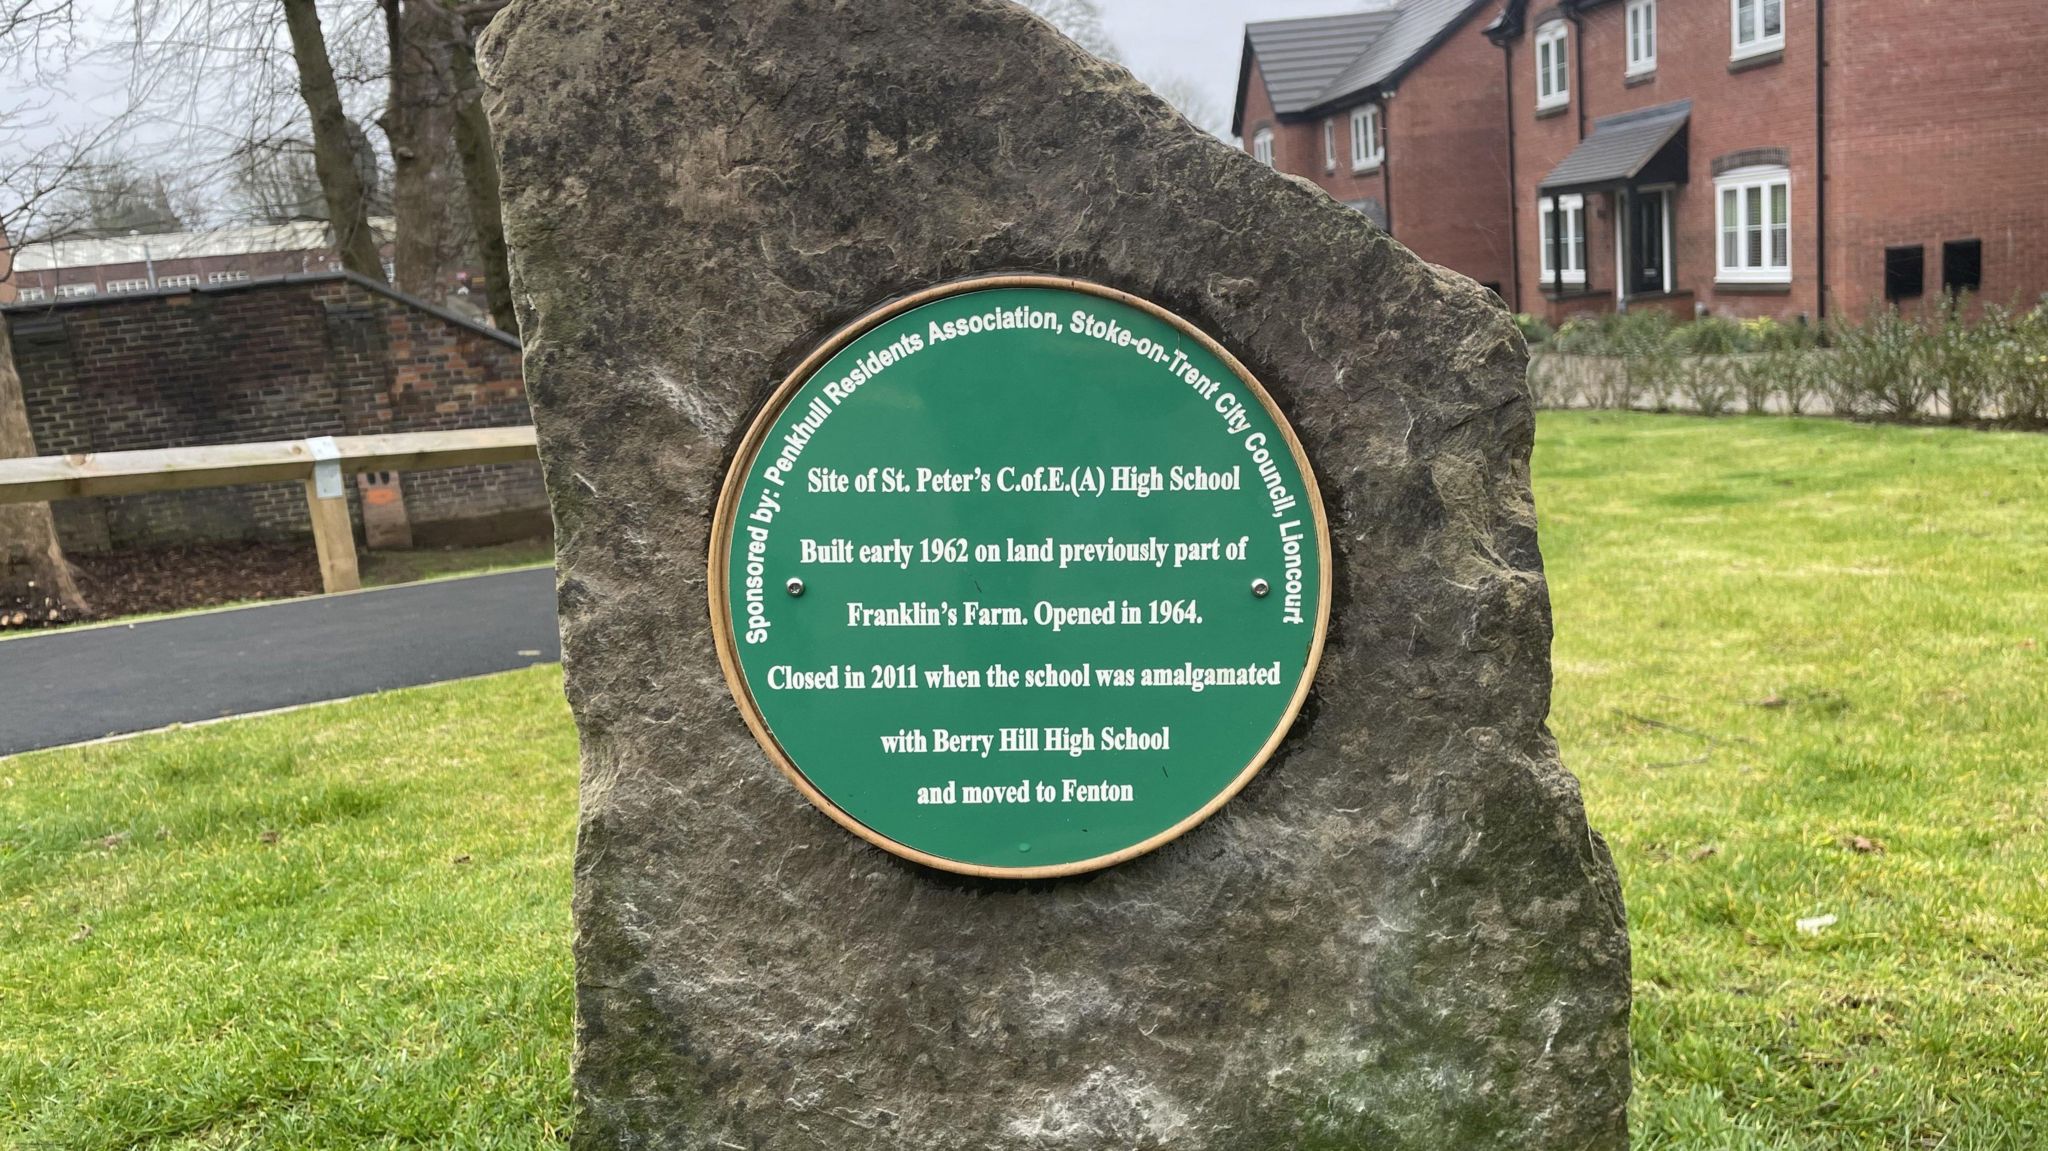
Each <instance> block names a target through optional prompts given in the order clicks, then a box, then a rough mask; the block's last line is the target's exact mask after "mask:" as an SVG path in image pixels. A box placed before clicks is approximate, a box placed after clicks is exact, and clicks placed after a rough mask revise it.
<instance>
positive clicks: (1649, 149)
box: [1540, 100, 1692, 195]
mask: <svg viewBox="0 0 2048 1151" xmlns="http://www.w3.org/2000/svg"><path fill="white" fill-rule="evenodd" d="M1691 118H1692V101H1691V100H1677V101H1674V102H1672V103H1669V104H1658V105H1656V106H1654V107H1650V108H1638V109H1636V110H1635V111H1633V112H1623V113H1621V114H1619V115H1615V116H1602V117H1601V118H1600V119H1598V120H1595V121H1593V130H1592V131H1591V132H1590V133H1588V134H1587V136H1586V138H1585V139H1583V140H1581V141H1579V146H1578V147H1576V148H1573V149H1572V151H1571V155H1569V156H1566V157H1565V158H1564V162H1563V163H1561V164H1559V165H1558V166H1557V167H1555V168H1552V169H1551V170H1550V175H1548V176H1545V177H1543V183H1542V184H1541V185H1540V187H1541V189H1542V192H1543V194H1544V195H1549V194H1551V193H1553V192H1574V191H1591V190H1596V189H1601V188H1613V187H1631V188H1633V187H1641V186H1643V185H1646V184H1682V183H1684V182H1685V176H1686V139H1685V137H1686V132H1685V128H1686V124H1687V122H1688V121H1690V120H1691Z"/></svg>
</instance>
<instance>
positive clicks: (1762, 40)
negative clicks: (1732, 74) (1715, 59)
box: [1728, 0, 1788, 60]
mask: <svg viewBox="0 0 2048 1151" xmlns="http://www.w3.org/2000/svg"><path fill="white" fill-rule="evenodd" d="M1787 3H1788V0H1728V44H1729V49H1728V58H1729V59H1730V60H1747V59H1748V58H1750V57H1751V56H1762V55H1764V54H1765V53H1767V52H1783V51H1784V50H1785V5H1786V4H1787ZM1745 8H1747V9H1749V10H1750V11H1751V12H1753V13H1755V16H1756V20H1755V25H1754V26H1755V35H1753V36H1751V37H1750V38H1749V39H1748V40H1744V39H1743V38H1742V11H1743V9H1745ZM1772 8H1776V9H1777V10H1778V31H1777V34H1776V35H1771V34H1769V33H1766V32H1765V31H1764V16H1765V14H1766V13H1768V12H1769V11H1770V10H1771V9H1772Z"/></svg>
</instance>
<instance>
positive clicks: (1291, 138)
mask: <svg viewBox="0 0 2048 1151" xmlns="http://www.w3.org/2000/svg"><path fill="white" fill-rule="evenodd" d="M1318 123H1320V122H1318ZM1262 128H1271V129H1272V130H1273V167H1275V168H1277V169H1279V170H1280V171H1282V172H1294V173H1297V174H1300V175H1308V174H1310V173H1312V172H1313V173H1316V174H1320V173H1321V172H1322V170H1323V168H1322V158H1321V157H1322V153H1321V149H1322V146H1323V145H1322V137H1321V136H1320V135H1319V134H1318V133H1320V132H1321V131H1322V129H1321V128H1320V127H1319V126H1317V124H1310V123H1306V122H1294V123H1286V124H1283V123H1281V122H1280V120H1279V118H1278V117H1277V116H1275V115H1273V99H1272V97H1271V96H1269V95H1267V94H1266V78H1265V76H1264V74H1262V73H1261V72H1260V71H1259V64H1258V61H1257V60H1256V59H1254V60H1253V61H1252V75H1251V81H1250V83H1249V84H1248V85H1246V88H1245V97H1244V150H1245V151H1247V152H1250V151H1251V150H1252V140H1253V138H1254V137H1256V136H1257V135H1258V134H1259V130H1260V129H1262Z"/></svg>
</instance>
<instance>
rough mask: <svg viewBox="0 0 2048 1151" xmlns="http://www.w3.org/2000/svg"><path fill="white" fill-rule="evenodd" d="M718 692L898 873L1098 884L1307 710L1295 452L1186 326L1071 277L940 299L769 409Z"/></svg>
mask: <svg viewBox="0 0 2048 1151" xmlns="http://www.w3.org/2000/svg"><path fill="white" fill-rule="evenodd" d="M716 523H717V531H716V538H715V539H714V544H713V547H712V556H711V573H710V574H711V588H712V595H711V603H712V616H713V624H714V628H715V630H716V631H717V633H718V636H719V655H720V658H721V660H722V661H723V664H724V667H725V673H726V677H727V679H728V680H729V681H730V683H731V685H732V689H733V694H734V697H735V698H736V699H737V700H738V702H739V705H740V709H741V711H742V712H743V713H744V714H745V716H746V718H747V722H748V724H749V725H750V726H751V727H752V728H753V730H754V733H755V735H756V736H757V737H759V739H760V741H761V744H762V746H763V747H764V748H766V749H767V751H768V753H769V755H770V756H771V757H772V758H773V759H774V760H775V761H776V762H777V763H778V764H779V765H780V766H781V767H782V769H783V770H784V772H785V773H787V774H788V776H789V777H790V779H791V780H792V781H793V782H795V784H796V785H797V787H798V788H799V789H800V790H802V792H803V793H804V795H805V796H807V797H808V798H809V799H810V800H811V802H812V803H814V804H816V805H817V806H818V807H819V808H820V809H822V810H823V811H824V812H826V813H827V814H828V815H830V816H831V817H832V818H833V819H835V820H837V821H838V822H840V823H841V824H842V825H844V826H845V827H847V828H848V829H849V830H851V831H853V832H855V833H856V834H858V835H861V836H862V837H864V838H866V839H868V840H870V841H871V842H873V843H875V844H877V845H879V846H881V847H883V848H885V849H887V850H889V851H892V852H895V853H896V854H898V855H901V856H904V857H906V858H909V859H914V860H917V861H918V862H921V863H925V864H929V865H931V866H934V867H940V868H945V869H947V870H949V871H957V872H964V873H968V874H976V875H1001V876H1015V877H1034V876H1050V875H1063V874H1070V873H1074V872H1080V871H1087V870H1092V869H1094V868H1099V867H1105V866H1108V865H1109V864H1112V863H1116V862H1118V861H1120V860H1124V859H1128V858H1130V857H1132V856H1135V855H1139V854H1141V853H1143V852H1146V851H1149V850H1151V849H1153V848H1155V847H1157V846H1159V845H1160V844H1162V843H1165V842H1167V841H1168V840H1171V839H1172V838H1174V837H1175V836H1177V835H1179V834H1181V833H1182V832H1184V831H1186V830H1188V829H1189V828H1191V827H1193V826H1195V825H1196V824H1197V823H1200V822H1201V821H1202V820H1203V819H1205V818H1207V817H1208V816H1209V815H1210V814H1211V813H1212V812H1214V811H1215V810H1216V809H1217V808H1218V807H1220V806H1222V804H1223V803H1224V802H1225V801H1226V800H1228V799H1229V798H1230V797H1231V796H1232V795H1234V794H1236V793H1237V791H1238V790H1239V789H1240V788H1242V787H1243V786H1244V785H1245V784H1246V783H1247V782H1249V781H1250V779H1251V777H1252V776H1253V775H1254V774H1256V773H1257V771H1258V770H1259V768H1260V767H1261V766H1262V765H1263V764H1264V763H1265V761H1266V759H1267V757H1268V756H1270V755H1271V754H1272V753H1273V749H1274V748H1275V747H1276V746H1278V744H1279V742H1280V740H1281V738H1282V737H1283V736H1284V735H1285V734H1286V731H1287V728H1288V725H1289V724H1290V723H1292V722H1293V719H1294V716H1295V713H1296V712H1297V711H1298V710H1299V709H1300V707H1301V703H1302V700H1303V698H1305V697H1306V695H1307V693H1308V688H1309V682H1310V680H1311V679H1312V678H1313V677H1314V675H1315V669H1316V661H1317V659H1318V658H1319V657H1320V655H1321V651H1322V638H1323V631H1324V627H1325V625H1326V622H1327V620H1328V614H1329V596H1328V589H1329V573H1328V562H1329V561H1328V558H1327V557H1328V554H1329V543H1328V531H1327V527H1326V526H1325V522H1324V518H1323V510H1322V502H1321V497H1320V496H1319V495H1318V493H1317V491H1316V486H1315V482H1314V478H1313V476H1312V474H1311V472H1310V470H1309V468H1308V466H1307V462H1306V460H1305V459H1304V458H1303V456H1302V453H1301V448H1300V445H1299V444H1298V443H1297V442H1296V440H1295V438H1294V433H1293V431H1292V430H1291V429H1290V428H1289V427H1288V426H1287V424H1286V422H1285V420H1284V419H1283V418H1282V417H1281V416H1280V414H1279V412H1278V411H1277V410H1276V409H1275V408H1274V406H1273V403H1272V400H1271V399H1270V397H1268V396H1267V395H1266V393H1265V390H1264V389H1263V388H1261V387H1260V386H1259V384H1258V382H1257V381H1256V380H1255V379H1253V378H1252V376H1251V374H1250V373H1249V372H1247V371H1246V370H1245V369H1244V368H1243V366H1242V365H1240V364H1238V363H1237V361H1236V360H1235V359H1233V358H1232V357H1231V356H1230V354H1229V353H1228V352H1226V351H1225V350H1224V349H1223V348H1222V347H1221V346H1220V345H1218V344H1216V343H1215V342H1214V341H1212V340H1210V339H1209V338H1208V337H1206V336H1205V335H1203V334H1202V333H1201V332H1200V331H1198V330H1197V329H1196V328H1194V327H1193V326H1192V325H1190V324H1188V323H1186V322H1185V321H1183V320H1181V319H1179V318H1178V317H1176V316H1174V315H1172V314H1171V313H1168V312H1166V311H1164V310H1163V309H1160V308H1158V307H1156V306H1154V305H1151V304H1149V303H1146V302H1145V301H1142V300H1139V299H1137V298H1135V297H1132V296H1128V295H1125V294H1123V293H1121V292H1116V291H1113V290H1111V289H1108V288H1104V287H1100V286H1098V285H1094V284H1088V283H1083V282H1079V281H1073V280H1062V279H1053V278H1049V277H1037V276H1011V277H1001V278H992V279H982V280H973V281H967V282H963V283H957V284H949V285H946V286H944V287H941V288H936V289H933V290H931V291H927V292H923V293H920V294H919V295H916V296H913V297H911V298H909V299H906V300H903V301H899V302H898V303H896V304H893V305H891V306H889V307H886V308H883V309H881V310H879V311H877V312H875V313H873V314H871V315H869V316H866V317H864V318H862V319H861V320H859V321H857V322H856V323H854V324H853V325H851V326H850V327H848V328H847V329H845V330H844V331H842V332H841V333H839V334H838V335H837V336H835V337H834V338H833V339H831V340H830V341H828V342H827V343H826V345H825V346H823V347H821V348H819V349H818V350H817V351H816V352H815V353H813V354H812V355H811V357H810V358H809V359H808V360H806V361H805V363H804V364H803V365H802V366H801V367H799V368H798V369H797V371H796V372H795V373H794V374H793V375H792V376H791V377H790V378H789V380H787V381H786V382H785V383H784V384H783V386H782V387H781V388H780V389H779V390H778V391H777V392H776V393H775V395H774V397H773V398H772V399H771V400H770V402H769V403H768V405H767V407H766V409H765V410H764V411H763V412H762V414H761V415H760V417H759V418H758V419H757V420H756V421H755V423H754V425H753V427H752V429H751V430H750V431H749V433H748V436H747V438H746V440H745V441H744V442H743V443H742V444H741V446H740V450H739V453H738V456H737V458H736V459H735V460H734V462H733V466H732V471H731V473H730V475H729V476H728V478H727V480H726V485H725V490H724V492H723V493H722V495H721V498H720V501H719V508H718V517H717V521H716Z"/></svg>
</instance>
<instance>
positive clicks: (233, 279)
mask: <svg viewBox="0 0 2048 1151" xmlns="http://www.w3.org/2000/svg"><path fill="white" fill-rule="evenodd" d="M13 269H14V274H13V276H12V277H11V280H12V285H13V287H14V289H15V292H16V298H17V299H19V300H20V302H22V303H25V304H32V303H41V302H43V301H46V300H75V299H84V298H86V297H88V296H108V295H122V294H125V293H130V292H154V291H158V290H162V289H169V288H192V287H207V286H211V285H215V284H232V283H237V282H240V281H243V280H250V279H255V278H258V277H267V276H285V275H294V274H302V273H307V272H334V271H339V270H340V269H341V258H340V257H339V256H338V255H337V254H336V253H335V251H334V247H333V245H332V244H331V243H330V242H329V239H328V235H327V225H326V224H324V223H320V222H317V221H310V220H308V221H300V222H297V223H289V224H255V225H244V226H237V227H228V228H216V229H211V230H208V231H200V232H156V233H140V234H136V235H131V236H103V237H75V238H66V239H62V240H42V241H37V242H35V243H28V244H23V245H22V246H21V249H20V250H19V251H17V252H16V253H14V265H13Z"/></svg>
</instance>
